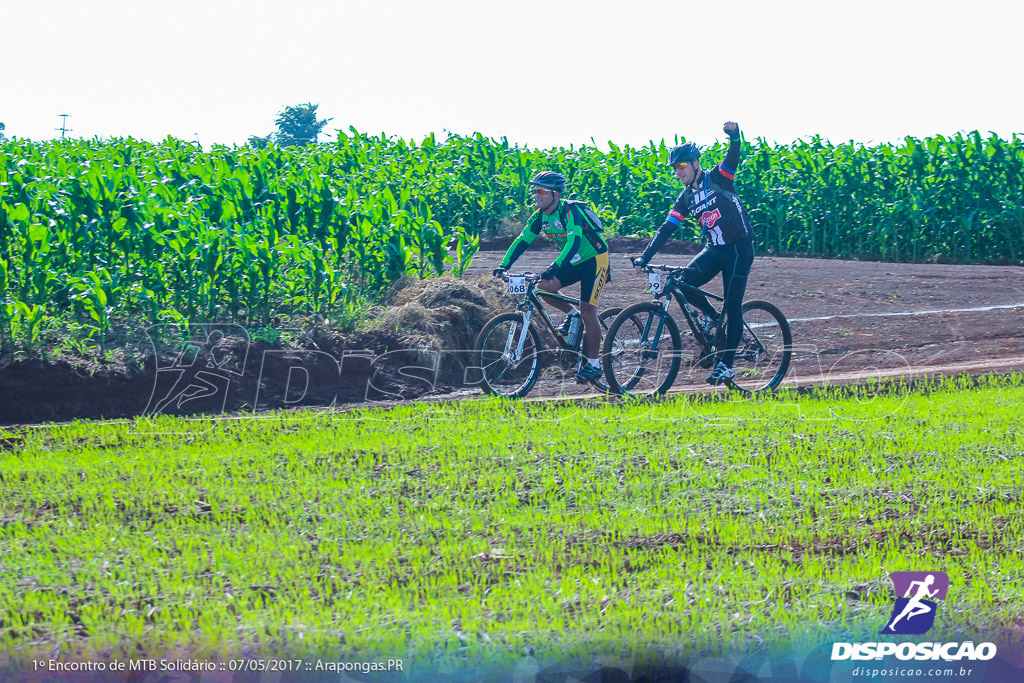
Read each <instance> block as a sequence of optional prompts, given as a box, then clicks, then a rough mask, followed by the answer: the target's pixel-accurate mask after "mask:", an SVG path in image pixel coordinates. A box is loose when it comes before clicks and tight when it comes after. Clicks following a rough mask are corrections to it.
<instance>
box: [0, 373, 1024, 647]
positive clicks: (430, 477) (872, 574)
mask: <svg viewBox="0 0 1024 683" xmlns="http://www.w3.org/2000/svg"><path fill="white" fill-rule="evenodd" d="M734 398H735V397H732V396H729V397H727V398H726V399H723V400H717V399H706V400H695V399H692V398H690V399H687V398H677V399H673V400H669V401H664V402H658V403H635V404H629V403H626V404H619V403H605V402H600V401H598V402H595V403H585V404H543V403H526V402H517V403H509V402H502V401H496V400H471V401H464V402H461V403H457V404H442V403H439V404H418V405H413V406H408V407H399V408H395V409H390V410H384V409H380V410H375V409H366V410H360V411H356V412H349V413H343V414H342V413H335V414H323V413H320V414H318V413H310V414H307V415H303V414H274V415H267V416H264V417H261V418H244V419H194V420H182V419H169V418H168V419H159V420H157V421H154V422H141V421H140V422H127V423H106V424H104V423H76V424H72V425H65V426H54V427H49V428H33V429H28V430H24V431H18V430H7V431H6V432H5V431H3V430H0V449H3V450H0V556H2V558H3V561H2V563H0V663H2V662H3V661H5V660H6V661H9V662H15V663H17V662H18V661H21V660H23V659H25V658H27V657H29V656H31V655H33V654H34V653H48V656H49V655H58V656H61V657H65V658H74V657H90V656H121V655H127V656H137V657H142V656H157V655H161V656H162V655H164V654H166V653H168V652H178V653H189V654H191V655H195V656H215V655H220V656H230V655H233V654H243V655H257V654H264V655H265V654H270V653H290V654H325V653H329V654H330V655H331V656H337V655H338V653H339V652H343V653H346V654H347V655H351V656H352V657H353V658H359V657H364V658H370V657H376V656H383V657H403V658H405V659H406V661H409V660H424V661H425V660H430V661H431V662H432V665H434V666H439V665H440V664H439V663H444V662H460V661H471V660H479V661H494V662H515V661H517V660H518V659H519V658H521V657H522V654H523V653H524V652H527V651H529V650H531V649H532V651H533V652H534V653H535V654H536V656H537V658H538V659H544V658H551V657H555V656H569V657H571V656H574V655H579V656H584V655H593V653H595V652H607V653H609V654H610V655H615V656H624V657H625V656H645V657H646V656H665V657H669V658H685V657H690V656H697V655H701V654H714V653H715V652H717V651H720V650H722V649H724V648H756V647H761V646H768V645H771V644H772V643H780V642H784V641H787V640H791V639H794V638H802V639H804V640H810V641H814V642H817V641H820V642H822V643H825V642H828V641H830V640H832V639H835V638H837V637H840V636H842V637H850V638H856V637H870V638H874V636H871V634H872V633H877V632H878V630H879V629H880V628H881V627H882V626H883V625H884V622H885V620H886V618H887V617H888V616H889V612H890V610H891V608H892V586H891V582H890V581H889V578H888V574H889V572H891V571H895V570H920V571H925V570H937V571H945V572H947V573H948V575H949V578H950V582H951V588H950V592H949V596H948V598H947V600H946V601H945V606H944V607H943V612H942V618H941V619H940V620H938V621H937V622H936V625H935V628H934V629H933V631H932V632H931V633H930V635H929V638H933V639H935V640H941V639H942V637H944V636H950V637H951V636H953V635H954V634H957V633H994V632H997V631H999V630H1001V629H1005V628H1007V627H1009V626H1011V625H1013V624H1017V625H1018V626H1020V625H1021V624H1024V607H1022V606H1021V600H1020V596H1021V585H1022V582H1024V512H1022V505H1021V502H1022V490H1024V473H1022V472H1024V436H1022V434H1021V424H1022V421H1024V417H1022V414H1024V376H1021V375H1016V376H1012V377H1008V378H996V377H987V378H981V380H979V381H977V383H976V382H975V381H974V380H966V379H959V380H946V381H943V382H940V383H935V384H930V385H926V386H918V387H917V388H913V389H912V388H908V387H904V388H902V389H898V390H896V391H886V392H879V393H872V392H870V391H868V390H863V391H860V392H854V393H850V392H845V393H844V392H839V391H829V390H824V391H820V392H818V393H817V394H811V395H799V396H798V395H795V394H783V395H779V396H777V397H775V398H772V399H766V400H761V401H749V400H743V401H738V400H735V401H734V400H731V399H734Z"/></svg>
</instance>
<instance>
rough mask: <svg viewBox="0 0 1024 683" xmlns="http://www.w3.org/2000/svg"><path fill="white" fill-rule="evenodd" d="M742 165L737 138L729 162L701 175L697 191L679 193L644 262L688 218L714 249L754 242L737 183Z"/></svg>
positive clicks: (726, 157) (733, 141)
mask: <svg viewBox="0 0 1024 683" xmlns="http://www.w3.org/2000/svg"><path fill="white" fill-rule="evenodd" d="M739 162H740V141H739V138H737V139H735V140H732V141H730V143H729V149H728V151H727V152H726V153H725V160H724V161H723V162H722V163H720V164H718V165H717V166H715V167H714V168H712V169H711V170H710V171H704V172H703V173H702V174H701V177H700V180H699V181H698V182H697V188H696V189H694V188H693V187H689V186H688V187H687V188H686V189H684V190H683V191H682V192H681V193H680V194H679V197H678V198H677V199H676V202H675V204H673V205H672V210H671V211H669V213H668V218H667V219H666V220H665V222H664V223H662V224H661V227H659V228H658V230H657V232H655V233H654V236H653V237H652V238H651V241H650V242H648V244H647V247H646V248H645V249H644V251H643V254H641V255H640V257H641V259H642V262H643V263H645V264H646V263H648V262H649V261H650V260H651V257H653V256H654V254H655V253H657V251H658V250H659V249H661V247H662V245H664V244H665V242H667V241H668V238H669V237H671V236H672V234H673V233H674V232H675V230H676V228H677V227H679V224H680V223H682V221H683V220H684V219H685V218H686V216H687V215H690V216H692V217H693V218H694V219H696V221H697V223H698V224H699V225H700V226H701V229H702V234H703V236H704V238H705V239H706V240H707V243H708V245H710V246H724V245H727V244H736V243H739V242H751V241H753V239H754V227H753V225H751V223H750V218H748V217H747V212H746V211H745V210H744V209H743V205H742V204H740V198H739V195H737V194H736V186H735V185H734V184H733V178H735V176H736V169H737V167H738V166H739Z"/></svg>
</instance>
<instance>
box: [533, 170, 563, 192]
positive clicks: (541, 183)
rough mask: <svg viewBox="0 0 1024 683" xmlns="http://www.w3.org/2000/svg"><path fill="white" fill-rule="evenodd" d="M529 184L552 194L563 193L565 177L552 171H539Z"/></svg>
mask: <svg viewBox="0 0 1024 683" xmlns="http://www.w3.org/2000/svg"><path fill="white" fill-rule="evenodd" d="M530 184H531V185H536V186H537V187H546V188H547V189H549V190H551V191H552V192H558V193H562V192H565V176H564V175H562V174H561V173H555V172H554V171H541V172H540V173H538V174H537V175H535V176H533V180H531V181H530Z"/></svg>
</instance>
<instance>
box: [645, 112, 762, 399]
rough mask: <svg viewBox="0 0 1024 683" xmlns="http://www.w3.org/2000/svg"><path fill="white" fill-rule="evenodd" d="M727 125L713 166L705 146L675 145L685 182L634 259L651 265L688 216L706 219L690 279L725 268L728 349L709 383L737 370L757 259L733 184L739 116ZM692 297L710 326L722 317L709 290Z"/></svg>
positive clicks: (700, 280) (675, 164) (673, 158)
mask: <svg viewBox="0 0 1024 683" xmlns="http://www.w3.org/2000/svg"><path fill="white" fill-rule="evenodd" d="M722 130H723V131H724V132H725V133H726V134H727V135H728V136H729V149H728V150H727V151H726V153H725V160H724V161H722V163H720V164H718V165H716V166H715V167H714V168H712V169H711V170H710V171H705V170H704V169H702V168H701V167H700V149H699V148H698V147H697V146H696V145H695V144H693V143H692V142H687V143H684V144H682V145H677V146H676V147H674V148H673V149H672V152H671V153H670V154H669V161H668V163H669V165H670V166H671V167H672V169H673V170H674V171H675V174H676V177H677V178H679V180H681V181H682V182H683V186H684V189H683V191H682V192H681V193H680V194H679V197H678V198H677V199H676V201H675V204H674V205H673V206H672V210H671V211H669V213H668V218H667V219H666V220H665V222H664V223H662V224H661V227H659V228H658V230H657V232H655V233H654V237H652V238H651V241H650V242H649V243H648V245H647V247H646V248H645V249H644V251H643V253H642V254H640V256H637V257H636V258H634V259H633V265H635V266H637V273H638V274H639V272H640V268H641V267H643V266H645V265H647V263H648V262H649V261H650V260H651V257H652V256H654V254H655V253H656V252H657V251H658V249H660V248H661V247H662V245H664V244H665V242H666V241H667V240H668V238H669V237H671V236H672V233H674V232H675V230H676V228H677V227H679V224H680V223H681V222H682V221H683V220H684V219H685V218H686V217H687V216H690V217H692V218H694V219H695V220H696V221H697V224H698V225H700V227H701V232H702V235H703V236H704V239H705V241H706V246H705V247H704V250H703V251H701V252H700V253H699V254H697V256H695V257H694V259H693V260H692V261H690V263H689V264H688V265H687V266H686V272H685V277H684V279H685V281H686V282H687V283H689V284H691V285H693V286H694V287H700V286H702V285H704V284H705V283H707V282H708V281H709V280H711V278H713V277H714V276H715V275H717V274H718V273H721V274H722V285H723V288H724V290H725V291H724V296H725V309H724V310H725V315H726V320H727V325H726V333H725V334H726V349H725V351H724V352H723V353H722V354H721V355H720V356H719V361H718V363H717V364H716V365H715V367H714V369H713V370H712V372H711V375H710V376H709V377H708V383H709V384H713V385H717V384H721V383H722V382H725V381H726V380H729V379H732V377H733V376H734V375H735V373H734V372H733V369H732V364H733V358H734V357H735V355H736V346H737V345H738V344H739V341H740V337H742V335H743V318H742V306H743V295H744V293H745V292H746V290H747V278H748V277H749V276H750V266H751V265H752V264H753V262H754V228H753V226H752V225H751V223H750V219H749V218H748V217H747V212H746V211H745V210H744V209H743V205H742V204H741V203H740V198H739V196H738V195H737V194H736V187H735V185H733V178H734V177H735V175H736V169H737V167H738V166H739V163H740V128H739V126H738V125H737V124H736V123H735V122H734V121H728V122H726V123H725V125H724V126H723V127H722ZM686 298H687V300H688V301H689V302H690V304H691V305H692V306H695V307H697V308H698V309H699V310H700V311H701V312H702V313H703V314H704V320H703V321H702V326H703V327H704V329H705V331H707V330H710V329H711V328H712V327H713V326H714V325H715V324H716V323H717V322H718V321H717V319H716V317H715V315H716V312H715V308H714V306H712V305H711V302H710V301H708V300H707V297H704V296H700V295H693V294H690V293H689V292H687V294H686Z"/></svg>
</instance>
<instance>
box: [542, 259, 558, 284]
mask: <svg viewBox="0 0 1024 683" xmlns="http://www.w3.org/2000/svg"><path fill="white" fill-rule="evenodd" d="M556 270H558V266H556V265H555V264H554V263H552V264H551V265H550V266H548V269H547V270H545V271H544V272H543V273H541V274H540V279H541V280H553V279H555V271H556Z"/></svg>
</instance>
